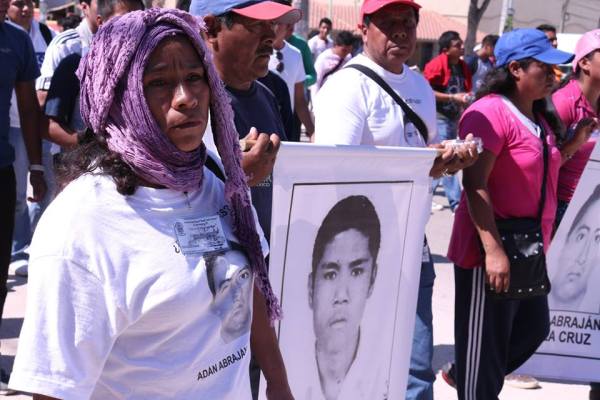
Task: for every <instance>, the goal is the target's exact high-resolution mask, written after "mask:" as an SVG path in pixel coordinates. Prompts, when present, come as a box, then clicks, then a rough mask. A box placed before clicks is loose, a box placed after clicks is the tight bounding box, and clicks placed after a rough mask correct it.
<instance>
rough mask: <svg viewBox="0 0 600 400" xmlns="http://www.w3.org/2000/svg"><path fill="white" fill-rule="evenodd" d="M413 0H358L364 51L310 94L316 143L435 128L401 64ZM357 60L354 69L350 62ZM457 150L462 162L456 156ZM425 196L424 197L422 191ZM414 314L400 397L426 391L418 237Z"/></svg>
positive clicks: (414, 11)
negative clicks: (314, 94)
mask: <svg viewBox="0 0 600 400" xmlns="http://www.w3.org/2000/svg"><path fill="white" fill-rule="evenodd" d="M420 8H421V6H419V5H418V4H417V3H415V2H414V1H412V0H365V1H364V2H363V4H362V8H361V13H360V16H361V20H360V23H359V29H360V30H361V32H362V38H363V42H364V53H363V54H359V55H357V56H356V57H355V58H354V59H352V60H351V61H350V62H349V63H348V64H347V66H346V67H345V68H343V69H342V70H340V71H338V72H336V73H335V74H334V75H332V76H331V77H330V78H329V79H328V80H327V82H325V84H324V85H323V87H322V88H321V89H320V91H319V95H318V96H317V98H316V99H315V106H314V112H315V135H316V138H315V142H316V143H317V144H349V145H363V144H364V145H381V146H403V147H426V146H428V145H429V143H431V142H432V140H433V139H434V138H435V136H436V109H435V96H434V93H433V91H432V89H431V87H430V86H429V83H428V82H427V81H426V80H425V79H424V78H423V77H422V76H421V75H419V74H418V73H416V72H413V71H411V70H410V69H409V68H408V66H406V65H405V63H406V61H407V60H408V59H409V57H410V56H411V55H412V54H413V53H414V51H415V46H416V41H417V23H418V21H419V9H420ZM356 68H359V69H360V70H359V69H356ZM366 74H374V75H375V76H373V77H374V78H375V79H377V78H379V79H380V80H383V83H384V84H386V85H388V86H389V87H388V88H387V89H389V90H390V91H393V92H394V93H395V95H397V96H399V97H400V98H402V99H403V101H404V102H405V103H406V105H407V107H409V108H410V109H411V110H412V113H410V112H408V113H405V112H404V111H403V106H401V105H400V104H399V103H397V101H396V100H394V99H393V98H392V96H391V95H390V93H389V92H387V91H386V89H384V88H383V87H382V86H381V85H380V83H377V82H376V81H375V80H374V79H373V78H371V77H370V76H368V75H366ZM459 158H462V161H463V162H462V164H461V163H460V162H459ZM476 158H477V152H476V150H475V149H474V148H471V147H465V148H461V149H460V150H459V151H458V154H454V153H453V151H452V150H451V149H447V150H446V151H444V154H443V155H441V156H439V157H438V158H437V159H436V160H435V162H434V165H433V167H432V169H431V171H430V175H431V176H433V177H435V178H438V177H440V176H441V175H442V174H444V173H445V174H452V173H455V172H456V171H458V170H459V169H461V168H463V167H467V166H469V165H471V164H472V163H473V162H474V161H475V159H476ZM429 204H431V199H429V203H428V206H429ZM423 254H424V257H423V260H422V264H421V281H420V287H419V299H418V304H417V318H416V323H415V333H414V340H413V349H412V356H411V368H410V375H409V382H408V390H407V393H406V399H411V400H412V399H419V400H431V399H433V381H434V379H435V374H434V373H433V370H432V366H431V361H432V356H433V334H432V332H433V328H432V311H431V298H432V293H433V292H432V290H433V281H434V278H435V273H434V270H433V263H432V261H431V257H430V252H429V248H428V247H427V245H426V244H425V248H424V249H423Z"/></svg>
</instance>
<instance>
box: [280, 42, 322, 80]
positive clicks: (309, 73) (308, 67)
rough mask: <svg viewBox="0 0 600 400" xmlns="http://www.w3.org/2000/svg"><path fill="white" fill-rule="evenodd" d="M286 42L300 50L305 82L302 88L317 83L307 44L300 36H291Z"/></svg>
mask: <svg viewBox="0 0 600 400" xmlns="http://www.w3.org/2000/svg"><path fill="white" fill-rule="evenodd" d="M287 42H288V43H289V44H291V45H292V46H294V47H295V48H297V49H298V50H300V53H302V64H304V71H306V80H305V81H304V86H306V87H309V86H311V85H314V84H315V83H316V82H317V71H315V66H314V65H313V59H312V54H311V52H310V49H309V48H308V43H307V42H306V40H304V39H303V38H302V37H301V36H298V35H296V34H293V35H292V36H290V38H289V39H287Z"/></svg>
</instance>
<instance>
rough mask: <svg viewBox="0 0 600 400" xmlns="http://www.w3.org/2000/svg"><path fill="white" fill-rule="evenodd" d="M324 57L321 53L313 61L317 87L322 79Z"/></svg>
mask: <svg viewBox="0 0 600 400" xmlns="http://www.w3.org/2000/svg"><path fill="white" fill-rule="evenodd" d="M324 61H325V57H324V56H323V53H321V54H319V56H318V57H317V59H316V60H315V71H316V72H317V85H319V84H320V82H321V78H322V77H323V72H324V70H325V62H324Z"/></svg>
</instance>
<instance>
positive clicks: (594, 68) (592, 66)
mask: <svg viewBox="0 0 600 400" xmlns="http://www.w3.org/2000/svg"><path fill="white" fill-rule="evenodd" d="M579 68H581V69H582V70H585V71H587V73H588V74H589V76H590V78H592V79H593V80H594V81H596V82H598V81H600V50H594V51H593V52H592V53H591V54H588V55H587V56H585V57H583V58H582V59H581V60H580V61H579Z"/></svg>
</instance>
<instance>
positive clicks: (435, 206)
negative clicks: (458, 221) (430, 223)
mask: <svg viewBox="0 0 600 400" xmlns="http://www.w3.org/2000/svg"><path fill="white" fill-rule="evenodd" d="M443 209H444V206H443V205H441V204H439V203H436V202H435V201H432V202H431V211H441V210H443Z"/></svg>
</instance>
